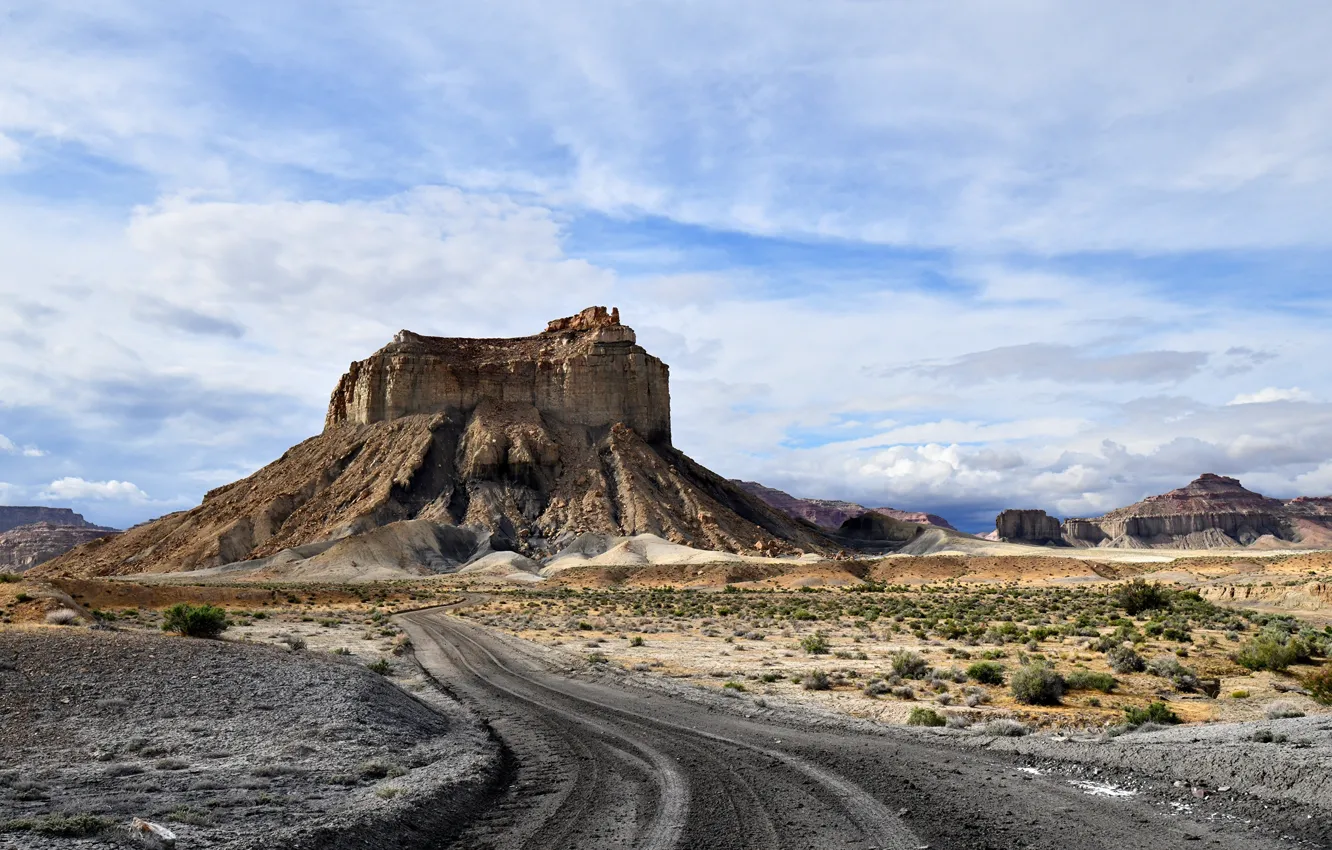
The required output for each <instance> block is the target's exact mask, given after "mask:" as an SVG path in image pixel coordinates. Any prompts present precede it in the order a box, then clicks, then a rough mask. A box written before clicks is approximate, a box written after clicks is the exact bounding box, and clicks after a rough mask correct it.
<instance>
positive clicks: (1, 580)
mask: <svg viewBox="0 0 1332 850" xmlns="http://www.w3.org/2000/svg"><path fill="white" fill-rule="evenodd" d="M20 581H23V576H21V575H19V574H18V573H0V584H14V583H15V582H20Z"/></svg>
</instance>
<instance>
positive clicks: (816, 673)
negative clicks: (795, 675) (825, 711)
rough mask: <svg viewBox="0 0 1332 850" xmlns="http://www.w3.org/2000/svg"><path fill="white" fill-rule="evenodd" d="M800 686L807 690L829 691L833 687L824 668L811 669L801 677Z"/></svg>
mask: <svg viewBox="0 0 1332 850" xmlns="http://www.w3.org/2000/svg"><path fill="white" fill-rule="evenodd" d="M800 687H802V688H804V689H805V690H807V691H827V690H831V689H832V681H831V680H830V679H829V678H828V674H827V673H825V672H824V671H822V670H811V671H809V672H808V673H806V674H805V675H803V676H801V677H800Z"/></svg>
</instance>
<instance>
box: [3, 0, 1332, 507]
mask: <svg viewBox="0 0 1332 850" xmlns="http://www.w3.org/2000/svg"><path fill="white" fill-rule="evenodd" d="M187 6H188V8H186V7H185V6H182V5H181V4H172V3H148V2H104V3H87V2H80V3H60V2H46V3H41V4H36V3H32V4H25V3H18V4H11V5H10V6H9V7H8V11H7V13H6V18H5V24H4V26H2V27H0V258H3V260H4V262H0V503H10V504H29V503H46V504H59V505H70V506H73V507H75V508H77V509H79V510H81V511H83V512H84V513H85V514H86V515H88V516H89V517H90V518H92V519H94V520H97V521H100V522H105V523H110V524H115V525H122V526H123V525H126V524H129V523H133V522H138V521H142V520H144V519H147V518H149V517H152V516H155V515H158V514H161V513H163V512H166V511H169V510H175V509H179V508H183V507H188V506H190V505H193V504H196V503H197V502H198V500H199V498H200V497H201V496H202V494H203V493H204V492H205V491H207V490H208V489H210V488H211V487H215V486H217V485H219V484H222V483H226V482H228V481H231V480H234V479H235V478H237V477H239V476H242V475H245V474H248V473H249V472H251V471H253V470H254V469H256V468H258V467H259V466H261V465H263V464H264V463H266V462H268V461H270V460H272V459H273V458H275V457H277V456H278V455H279V454H280V453H281V452H282V451H283V450H284V449H285V448H286V447H287V446H289V445H291V444H292V443H294V442H296V441H298V440H300V439H303V438H305V437H307V436H309V435H311V434H313V433H316V432H317V431H318V430H319V429H320V427H321V426H322V417H323V409H324V405H325V404H326V402H327V397H328V393H329V391H330V390H331V389H332V387H333V384H334V382H335V381H336V379H337V377H338V375H339V374H340V373H341V372H342V371H343V370H344V369H345V368H346V365H347V363H348V362H350V361H351V360H353V359H359V358H361V357H364V356H366V355H367V354H369V353H370V352H372V351H373V350H375V349H376V348H378V347H379V346H381V345H382V344H384V343H385V342H386V341H387V340H388V339H389V338H390V337H391V335H392V334H393V333H394V332H395V331H396V330H398V329H399V328H402V327H408V328H411V329H412V330H415V331H418V332H421V333H428V334H439V335H510V334H511V335H518V334H526V333H531V332H534V331H535V330H538V329H540V328H541V327H542V326H543V324H544V322H545V321H546V320H547V319H549V318H553V317H556V316H561V315H566V314H569V313H572V312H574V311H576V310H578V309H581V308H582V307H585V306H587V305H589V304H594V303H597V304H608V305H609V304H614V305H618V306H619V307H620V308H621V311H622V313H623V315H624V319H625V321H626V322H627V323H628V324H630V325H632V326H634V327H635V328H636V329H637V330H638V332H639V338H640V341H641V342H643V343H644V345H645V346H647V347H648V348H649V350H651V351H653V352H654V353H657V354H658V355H660V356H661V357H663V359H665V360H666V361H667V362H668V363H670V364H671V366H672V384H673V386H672V391H673V401H674V418H675V429H674V430H675V435H676V442H677V444H678V445H679V446H680V447H681V448H682V449H684V450H685V451H687V452H689V453H690V454H692V455H693V456H695V457H696V458H697V459H698V460H700V461H701V462H703V463H705V464H707V465H708V466H710V467H712V468H713V469H715V470H717V471H718V472H721V473H723V474H725V475H728V476H732V477H743V478H750V479H757V480H761V481H763V482H765V483H767V484H770V485H772V486H777V487H782V488H784V489H788V490H790V491H792V492H794V493H796V494H798V495H806V496H820V497H835V498H850V499H855V500H858V501H863V502H867V503H872V504H876V505H892V506H897V507H902V508H910V509H918V510H930V511H934V512H937V513H941V514H943V515H945V516H947V517H949V518H950V519H952V520H954V521H955V522H956V523H958V524H959V525H961V526H963V527H966V528H971V529H978V530H983V529H984V528H986V527H987V526H988V525H989V523H990V521H991V518H992V517H993V515H994V513H995V512H996V511H997V510H999V509H1002V508H1004V507H1019V506H1020V507H1043V508H1046V509H1048V510H1050V511H1051V512H1053V513H1056V514H1057V515H1060V516H1068V515H1079V514H1095V513H1099V512H1101V511H1104V510H1106V509H1109V508H1112V507H1115V506H1117V505H1120V504H1124V503H1126V502H1129V501H1133V500H1136V499H1138V498H1140V497H1142V496H1143V495H1145V494H1148V493H1152V492H1160V491H1162V490H1165V489H1169V488H1170V487H1174V486H1179V485H1180V484H1183V483H1185V482H1186V481H1188V480H1189V479H1191V478H1192V477H1194V476H1195V475H1197V474H1198V473H1201V472H1205V471H1211V472H1219V473H1227V474H1234V475H1239V476H1241V477H1242V478H1243V479H1244V481H1245V482H1246V483H1248V484H1250V485H1251V486H1254V487H1256V488H1258V489H1260V490H1262V491H1264V492H1267V493H1269V494H1271V495H1278V496H1293V495H1297V494H1320V495H1321V494H1327V493H1329V492H1332V380H1329V377H1328V372H1327V369H1326V364H1327V363H1328V362H1329V360H1330V359H1332V358H1329V355H1330V354H1332V343H1330V342H1329V338H1328V334H1327V333H1326V328H1327V322H1328V319H1329V312H1332V272H1330V271H1329V268H1330V266H1329V262H1328V261H1329V259H1332V235H1329V231H1328V229H1327V227H1326V222H1327V221H1329V220H1332V59H1329V58H1328V56H1327V51H1326V49H1325V42H1326V35H1327V34H1328V33H1329V32H1332V8H1329V7H1328V6H1326V4H1319V3H1289V4H1282V5H1281V6H1279V7H1270V8H1269V7H1260V6H1258V5H1256V4H1250V3H1227V2H1208V3H1205V4H1204V3H1173V4H1159V3H1136V2H1125V3H1117V4H1113V5H1107V4H1101V5H1099V6H1089V5H1076V4H1067V3H1059V2H1036V0H1031V2H976V3H967V2H961V3H954V4H948V5H946V6H940V5H939V4H926V3H875V2H845V3H838V2H830V3H821V4H808V3H800V2H763V3H758V2H754V3H746V2H734V3H727V4H720V5H719V4H689V3H665V2H647V3H638V4H632V5H629V4H620V3H597V2H588V3H584V2H561V3H511V2H502V0H501V1H500V2H494V3H487V4H480V5H478V4H448V3H439V4H433V5H432V6H431V7H430V8H423V7H422V6H421V4H405V3H394V2H381V3H376V4H362V3H354V4H344V3H337V2H321V3H318V4H314V3H309V4H306V3H299V2H297V3H286V4H272V3H268V4H260V3H246V2H232V3H228V4H225V5H224V4H209V3H197V4H187Z"/></svg>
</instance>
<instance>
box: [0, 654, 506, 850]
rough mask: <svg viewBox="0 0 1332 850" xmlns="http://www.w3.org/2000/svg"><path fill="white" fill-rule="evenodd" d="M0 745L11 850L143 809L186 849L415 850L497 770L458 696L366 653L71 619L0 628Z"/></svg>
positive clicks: (82, 842)
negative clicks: (109, 628)
mask: <svg viewBox="0 0 1332 850" xmlns="http://www.w3.org/2000/svg"><path fill="white" fill-rule="evenodd" d="M0 752H3V753H4V754H5V758H4V760H3V762H0V847H11V846H12V847H33V848H38V847H42V848H44V847H56V846H59V847H71V846H109V845H111V844H116V843H120V839H119V838H118V836H119V835H120V834H121V832H122V829H123V826H124V825H125V824H128V822H129V821H130V819H131V818H132V817H136V816H137V817H142V818H145V819H147V820H150V821H154V822H157V823H160V824H163V825H165V826H167V827H168V828H170V829H171V830H173V831H174V832H176V834H177V835H178V836H179V837H180V846H182V847H203V848H233V847H235V848H240V847H245V848H252V847H258V846H266V847H292V848H299V847H329V848H336V847H340V846H356V847H381V846H382V847H410V846H413V843H414V839H413V836H421V839H420V842H419V843H425V842H426V839H425V838H424V835H425V834H426V833H429V832H435V831H438V830H444V831H447V829H448V828H449V824H450V822H451V820H450V819H451V818H454V817H456V816H457V815H458V813H459V812H460V811H461V810H464V809H466V808H467V807H468V806H469V805H470V801H473V800H474V799H475V798H476V797H477V796H478V795H480V794H482V793H484V792H485V791H486V790H487V789H488V786H489V783H490V782H492V781H493V777H494V775H495V771H496V770H497V753H496V752H495V748H494V746H493V745H492V744H491V743H490V742H489V741H488V740H487V739H486V737H485V733H484V731H483V730H482V728H481V727H480V726H479V724H477V723H476V722H475V720H474V718H472V717H471V716H470V715H468V714H467V713H466V711H465V710H463V709H462V708H461V707H460V706H458V705H456V704H454V703H451V702H449V701H448V700H447V699H443V698H438V699H435V698H432V704H430V705H427V704H426V703H424V702H422V701H420V700H418V699H416V698H414V697H412V696H410V695H408V694H407V693H405V692H404V691H402V690H400V689H398V688H396V687H394V686H393V685H392V684H391V683H390V682H389V681H387V680H385V679H384V678H383V677H381V676H378V675H375V674H373V673H370V672H368V671H366V670H365V669H364V668H362V667H361V666H360V665H359V664H355V663H350V662H345V661H338V660H336V659H335V658H334V657H330V656H313V655H306V654H304V653H292V652H286V651H282V650H276V649H273V648H271V647H262V646H254V645H245V644H237V643H229V642H224V641H203V640H192V639H188V638H179V637H169V636H165V635H163V636H157V635H135V634H123V633H110V632H93V631H86V630H73V629H33V630H26V631H7V632H0ZM62 818H63V820H62ZM98 819H101V820H98ZM98 825H107V826H109V827H110V829H108V830H106V831H103V832H102V833H100V834H97V835H85V836H78V835H75V836H69V835H63V836H61V835H47V834H44V833H43V831H42V830H46V831H49V832H56V831H60V830H61V829H62V828H63V829H64V831H66V832H69V831H71V830H72V831H75V832H78V831H80V830H81V831H83V832H95V831H96V827H97V826H98Z"/></svg>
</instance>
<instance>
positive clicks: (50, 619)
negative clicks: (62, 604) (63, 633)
mask: <svg viewBox="0 0 1332 850" xmlns="http://www.w3.org/2000/svg"><path fill="white" fill-rule="evenodd" d="M78 621H79V612H78V611H75V610H73V609H72V608H57V609H56V610H54V611H49V612H47V614H46V622H47V623H48V624H49V625H52V626H72V625H74V624H75V623H77V622H78Z"/></svg>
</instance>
